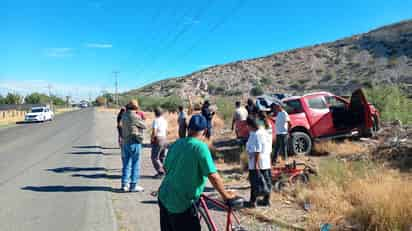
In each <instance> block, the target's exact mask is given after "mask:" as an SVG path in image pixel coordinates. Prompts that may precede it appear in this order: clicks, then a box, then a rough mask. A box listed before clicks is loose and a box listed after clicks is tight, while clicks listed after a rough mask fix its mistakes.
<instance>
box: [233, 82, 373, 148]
mask: <svg viewBox="0 0 412 231" xmlns="http://www.w3.org/2000/svg"><path fill="white" fill-rule="evenodd" d="M281 102H282V103H283V104H284V105H285V110H286V111H287V112H288V114H289V117H290V120H291V128H290V138H289V152H290V153H291V154H297V155H307V154H310V152H311V150H312V147H313V142H314V141H315V140H322V139H336V138H343V137H350V136H363V137H369V136H372V135H373V134H374V133H375V132H376V131H377V130H378V129H379V123H380V115H379V112H378V110H377V109H376V108H375V107H374V106H373V105H372V104H370V103H368V102H367V100H366V98H365V95H364V94H363V92H362V90H361V89H358V90H356V91H354V92H353V93H352V96H351V97H350V99H349V100H347V99H345V98H342V97H340V96H336V95H334V94H332V93H329V92H316V93H311V94H307V95H304V96H292V97H286V98H284V99H282V100H281ZM270 104H271V102H267V98H265V97H258V98H257V105H260V106H262V105H263V106H264V107H269V106H270ZM272 120H273V124H275V123H276V118H275V117H273V118H272ZM273 137H274V139H276V134H275V132H273ZM240 138H245V137H240Z"/></svg>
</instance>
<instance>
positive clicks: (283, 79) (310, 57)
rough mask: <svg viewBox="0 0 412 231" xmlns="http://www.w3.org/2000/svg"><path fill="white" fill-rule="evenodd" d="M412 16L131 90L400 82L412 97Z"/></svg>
mask: <svg viewBox="0 0 412 231" xmlns="http://www.w3.org/2000/svg"><path fill="white" fill-rule="evenodd" d="M411 73H412V20H409V21H403V22H400V23H397V24H393V25H389V26H385V27H382V28H378V29H376V30H373V31H370V32H368V33H364V34H359V35H355V36H352V37H348V38H344V39H341V40H337V41H335V42H330V43H325V44H319V45H314V46H310V47H305V48H300V49H294V50H290V51H285V52H281V53H276V54H272V55H269V56H266V57H261V58H256V59H250V60H242V61H237V62H233V63H229V64H225V65H217V66H213V67H209V68H206V69H203V70H200V71H197V72H194V73H192V74H189V75H186V76H182V77H178V78H172V79H167V80H163V81H159V82H156V83H153V84H150V85H147V86H144V87H142V88H139V89H136V90H132V91H130V92H127V93H125V95H146V96H149V95H150V96H170V95H178V96H187V95H188V94H191V95H197V96H204V97H210V96H219V95H220V96H221V95H224V96H241V95H243V96H245V95H249V94H252V95H254V94H260V93H261V92H262V91H264V92H287V93H299V94H302V92H311V91H317V90H328V91H331V92H333V93H335V94H348V93H349V92H350V91H352V90H354V89H356V88H358V87H360V86H372V85H374V84H376V83H379V84H381V85H392V84H397V85H400V86H401V87H402V88H403V89H404V90H405V91H406V92H407V94H408V95H409V96H412V74H411Z"/></svg>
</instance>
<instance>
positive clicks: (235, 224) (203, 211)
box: [151, 191, 247, 231]
mask: <svg viewBox="0 0 412 231" xmlns="http://www.w3.org/2000/svg"><path fill="white" fill-rule="evenodd" d="M151 195H152V196H153V197H157V191H154V192H152V193H151ZM207 202H210V203H212V204H213V205H214V206H216V207H217V208H218V209H221V210H223V211H226V226H225V227H226V228H225V231H247V230H246V229H245V228H244V227H242V226H241V225H240V219H239V218H238V216H237V215H236V213H235V210H236V209H240V208H242V207H243V204H244V202H245V200H244V199H243V198H242V197H235V198H233V199H230V200H227V201H226V202H223V201H219V200H216V199H213V198H211V197H208V196H207V195H205V194H202V195H200V198H199V201H198V202H197V203H196V205H195V207H196V210H197V213H198V215H199V220H200V224H201V227H202V230H204V228H206V229H207V230H208V231H219V229H218V228H217V225H216V223H215V221H214V220H213V219H212V216H211V213H210V211H209V207H208V206H207Z"/></svg>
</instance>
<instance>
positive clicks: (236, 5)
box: [158, 0, 246, 75]
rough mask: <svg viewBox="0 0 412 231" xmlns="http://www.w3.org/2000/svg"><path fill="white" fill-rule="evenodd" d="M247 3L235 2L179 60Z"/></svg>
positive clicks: (244, 1)
mask: <svg viewBox="0 0 412 231" xmlns="http://www.w3.org/2000/svg"><path fill="white" fill-rule="evenodd" d="M245 3H246V0H239V1H238V2H237V4H235V5H234V6H233V7H232V8H231V10H230V12H229V13H228V14H225V15H223V17H221V18H220V19H219V20H218V21H217V22H216V23H215V24H213V25H212V26H211V27H210V29H209V30H208V32H207V33H206V34H205V35H203V36H201V37H199V38H198V39H197V40H196V42H194V43H193V44H192V45H191V46H190V47H189V48H188V49H186V50H185V51H184V52H183V53H182V55H181V56H180V58H179V61H182V60H183V59H184V58H186V57H187V56H188V55H189V54H190V53H191V52H192V51H193V50H194V49H195V48H196V47H197V46H198V45H200V44H202V43H203V42H204V41H205V40H206V39H208V37H209V36H210V35H212V34H213V32H215V31H216V30H217V29H219V28H220V27H221V26H223V25H224V24H226V23H227V22H228V21H229V19H230V18H231V17H232V16H233V15H235V14H236V13H237V12H238V11H239V10H240V9H241V8H242V7H243V6H244V4H245ZM163 74H164V71H163V72H159V73H158V75H163Z"/></svg>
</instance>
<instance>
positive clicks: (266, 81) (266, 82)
mask: <svg viewBox="0 0 412 231" xmlns="http://www.w3.org/2000/svg"><path fill="white" fill-rule="evenodd" d="M260 83H261V84H263V85H271V84H272V79H271V78H268V77H263V78H262V79H261V80H260Z"/></svg>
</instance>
